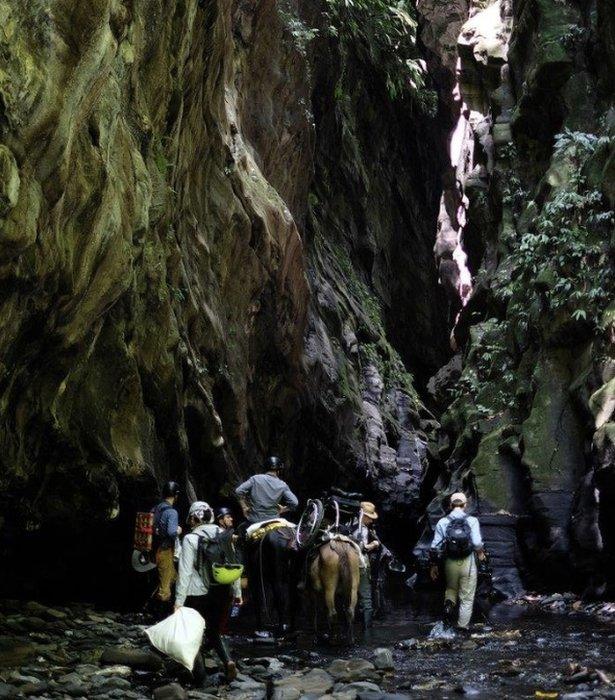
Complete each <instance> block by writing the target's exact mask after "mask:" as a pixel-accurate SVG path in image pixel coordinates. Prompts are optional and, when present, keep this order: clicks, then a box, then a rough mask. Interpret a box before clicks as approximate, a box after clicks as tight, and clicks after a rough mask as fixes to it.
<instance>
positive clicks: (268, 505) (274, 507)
mask: <svg viewBox="0 0 615 700" xmlns="http://www.w3.org/2000/svg"><path fill="white" fill-rule="evenodd" d="M283 469H284V465H283V463H282V460H281V459H280V458H279V457H268V458H267V459H266V461H265V464H264V473H263V474H255V475H254V476H251V477H250V478H249V479H248V480H247V481H244V482H243V484H241V485H240V486H238V487H237V489H236V490H235V495H236V496H237V498H238V499H239V503H240V504H241V509H242V511H243V514H244V517H245V518H246V520H247V521H248V522H249V523H251V524H252V523H260V522H263V521H264V520H272V519H273V518H277V517H279V516H280V515H281V514H282V513H285V512H286V511H289V510H294V509H295V508H296V507H297V505H298V504H299V501H298V500H297V497H296V496H295V494H294V493H293V492H292V491H291V490H290V488H289V486H288V484H287V483H286V482H285V481H283V480H282V479H281V478H280V474H281V472H282V470H283Z"/></svg>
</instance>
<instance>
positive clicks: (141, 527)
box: [134, 513, 154, 552]
mask: <svg viewBox="0 0 615 700" xmlns="http://www.w3.org/2000/svg"><path fill="white" fill-rule="evenodd" d="M153 537H154V514H153V513H137V518H136V521H135V538H134V548H135V549H137V550H139V551H140V552H151V551H152V541H153Z"/></svg>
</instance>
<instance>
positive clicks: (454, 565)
mask: <svg viewBox="0 0 615 700" xmlns="http://www.w3.org/2000/svg"><path fill="white" fill-rule="evenodd" d="M467 505H468V499H467V498H466V495H465V494H464V493H461V492H457V493H454V494H453V495H452V496H451V498H450V513H449V514H448V515H447V516H445V517H444V518H440V520H439V521H438V523H437V525H436V531H435V534H434V538H433V542H432V543H431V550H430V557H431V561H432V564H431V571H430V573H431V578H432V580H434V581H436V580H437V579H438V576H439V566H438V563H439V562H440V561H441V560H443V561H444V574H445V579H446V591H445V593H444V618H445V620H446V621H447V622H449V623H452V622H453V621H454V619H455V615H454V613H455V608H456V606H457V604H459V613H458V616H457V628H458V629H459V630H460V631H466V630H467V629H468V627H469V625H470V620H471V618H472V608H473V606H474V596H475V595H476V582H477V580H478V565H477V559H478V561H484V560H485V558H486V554H485V549H484V545H483V540H482V537H481V532H480V524H479V522H478V519H477V518H475V517H474V516H472V515H468V514H467V513H466V507H467Z"/></svg>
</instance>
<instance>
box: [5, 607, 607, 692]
mask: <svg viewBox="0 0 615 700" xmlns="http://www.w3.org/2000/svg"><path fill="white" fill-rule="evenodd" d="M551 598H552V600H551V601H549V600H548V599H547V598H546V597H543V599H542V600H541V602H540V605H541V606H542V607H548V606H551V605H552V603H553V602H559V601H564V602H565V604H566V606H567V608H566V614H561V613H562V611H558V614H557V615H554V614H553V613H551V614H550V616H548V618H547V619H545V618H536V619H535V618H533V617H531V616H530V617H527V619H524V617H523V615H527V614H528V613H531V612H532V610H533V608H532V607H531V606H533V605H536V604H537V603H536V601H537V600H538V597H536V596H531V597H528V600H526V605H523V606H521V607H520V606H519V605H518V604H517V603H514V604H510V603H509V604H507V605H506V606H503V610H504V613H502V615H503V616H502V617H497V616H496V619H495V621H494V622H493V625H489V626H487V625H477V626H476V627H475V629H474V631H473V633H472V635H471V636H470V637H467V636H462V637H459V636H457V635H455V634H454V633H453V634H452V635H444V636H443V635H437V634H436V635H433V634H432V635H428V632H429V630H430V629H431V628H433V627H434V626H433V623H430V622H429V621H428V620H427V618H423V617H422V616H420V615H418V616H417V615H416V611H414V612H412V613H411V615H410V617H407V616H408V615H409V611H408V610H407V609H405V608H401V609H400V610H399V611H398V616H397V618H398V619H396V620H394V621H391V622H389V623H386V622H385V623H384V624H383V626H382V628H381V629H375V630H374V635H375V637H374V640H373V641H372V642H371V643H369V642H368V643H365V642H359V643H358V644H357V645H356V646H355V647H353V648H351V649H344V648H331V649H326V648H323V649H322V650H320V651H319V652H318V653H317V652H315V651H313V648H314V647H313V639H312V638H311V634H309V633H308V634H306V635H305V638H303V639H300V640H299V641H298V642H296V646H291V647H288V645H287V646H286V647H284V648H278V649H276V653H277V655H276V656H263V655H261V653H259V652H261V651H262V649H258V648H257V647H253V646H249V645H248V646H246V643H245V640H243V639H242V638H241V637H235V638H234V639H233V643H234V646H235V647H236V658H237V659H238V668H239V673H238V676H237V678H236V680H234V681H233V682H232V683H230V684H227V683H225V682H224V681H223V679H221V677H220V676H221V674H219V673H218V670H219V669H218V662H217V660H216V659H215V658H213V657H207V658H206V668H207V669H208V672H209V673H210V675H209V676H208V680H207V682H206V683H205V686H204V687H203V688H195V687H194V684H193V682H192V680H191V677H190V674H189V673H188V672H187V671H185V670H184V669H182V667H180V666H179V665H177V664H176V663H175V662H172V661H170V660H169V659H167V658H164V657H162V656H160V655H159V654H158V653H157V652H154V651H152V650H151V649H150V648H149V647H148V644H147V638H146V636H145V635H144V633H143V629H144V627H145V626H147V625H148V624H150V621H149V620H148V619H147V618H145V617H143V616H142V615H134V614H133V615H119V614H118V613H113V612H108V611H107V612H104V611H99V610H94V609H93V608H91V607H88V606H83V605H68V606H61V607H58V608H51V607H48V606H45V605H40V604H37V603H33V602H29V603H21V604H20V603H17V602H16V601H2V603H1V604H0V697H2V698H11V699H13V698H23V697H32V698H45V699H47V698H50V699H53V698H62V699H63V700H66V698H88V700H90V699H91V698H94V699H96V700H111V699H113V698H134V699H135V700H139V699H145V698H154V699H155V700H161V699H162V700H176V699H177V700H181V699H186V698H188V699H190V700H209V699H211V698H216V697H219V698H232V699H233V700H265V699H266V698H275V699H276V700H307V699H308V698H326V699H327V700H361V699H363V698H365V699H366V700H368V699H369V700H394V699H396V700H402V699H405V698H418V697H425V695H424V694H425V693H430V694H431V695H430V697H436V698H440V697H445V696H449V697H450V695H451V694H453V695H458V694H461V695H476V696H477V697H502V696H504V695H508V696H509V697H529V696H535V691H539V692H544V693H553V692H555V693H560V697H568V696H570V697H581V695H580V693H585V694H586V695H585V696H584V697H595V698H612V697H613V691H612V682H613V678H614V677H615V675H614V674H615V667H614V666H613V658H612V654H610V653H609V650H610V649H612V642H613V627H612V622H611V625H610V626H609V625H608V624H607V623H606V622H605V620H604V618H602V619H600V618H595V620H593V621H592V620H590V619H589V618H587V616H586V615H585V614H584V613H581V612H580V610H579V609H578V608H577V607H575V603H576V602H577V601H578V599H576V598H575V596H574V595H572V594H564V595H560V596H551ZM520 602H521V601H520ZM511 615H512V616H511ZM404 618H405V619H406V621H403V619H404ZM612 619H613V618H612V617H611V620H612ZM409 620H411V621H409ZM548 620H554V621H555V622H556V623H557V626H556V627H554V626H553V624H552V623H551V622H549V621H548ZM434 629H435V628H434ZM432 631H434V630H432ZM409 632H410V633H412V634H414V635H415V636H414V637H412V638H405V637H404V635H407V634H408V633H409ZM385 640H386V643H388V644H390V645H391V646H376V648H375V649H374V648H373V645H374V644H376V645H378V644H382V643H383V642H385ZM370 647H371V648H370ZM575 693H576V695H574V694H575ZM536 697H538V695H536ZM546 697H548V695H547V696H546Z"/></svg>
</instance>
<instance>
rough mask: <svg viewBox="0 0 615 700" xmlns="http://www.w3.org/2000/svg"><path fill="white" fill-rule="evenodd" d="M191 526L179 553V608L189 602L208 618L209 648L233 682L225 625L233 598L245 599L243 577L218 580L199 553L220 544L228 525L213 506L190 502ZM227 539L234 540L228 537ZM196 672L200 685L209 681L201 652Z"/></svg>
mask: <svg viewBox="0 0 615 700" xmlns="http://www.w3.org/2000/svg"><path fill="white" fill-rule="evenodd" d="M188 527H189V528H190V532H189V533H188V534H187V535H186V536H185V537H184V541H183V543H182V551H181V554H180V557H179V577H178V580H177V587H176V593H175V610H179V608H181V607H182V606H183V605H186V606H187V607H189V608H194V610H196V611H197V612H199V613H200V614H201V615H202V616H203V617H204V618H205V648H206V649H213V650H214V651H215V652H216V653H217V654H218V656H219V657H220V660H221V661H222V664H223V666H224V673H225V676H226V680H227V681H229V682H230V681H233V680H234V679H235V678H236V677H237V668H236V666H235V662H234V661H233V660H232V658H231V654H230V651H229V647H228V643H227V640H226V638H225V637H224V626H225V620H226V615H227V614H228V609H229V606H230V605H231V602H232V600H233V598H235V599H237V600H241V582H240V579H239V578H237V579H236V580H234V581H233V582H232V583H221V582H219V581H217V580H216V578H215V571H213V573H212V567H211V566H210V565H208V562H207V561H206V560H205V558H204V557H203V556H199V552H201V553H202V552H207V549H208V547H209V546H210V545H211V546H216V544H217V543H218V542H219V541H220V537H219V536H220V534H221V533H224V529H223V528H221V527H220V526H219V525H216V524H215V523H214V514H213V510H212V509H211V508H210V506H209V504H208V503H206V502H205V501H195V502H194V503H193V504H192V505H191V506H190V511H189V513H188ZM229 534H230V533H229ZM227 541H229V542H230V541H231V540H230V539H229V538H227ZM231 546H232V545H231ZM193 675H194V679H195V682H196V683H197V684H198V685H202V684H204V683H205V680H206V672H205V663H204V661H203V658H202V656H201V654H197V657H196V659H195V663H194V670H193Z"/></svg>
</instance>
